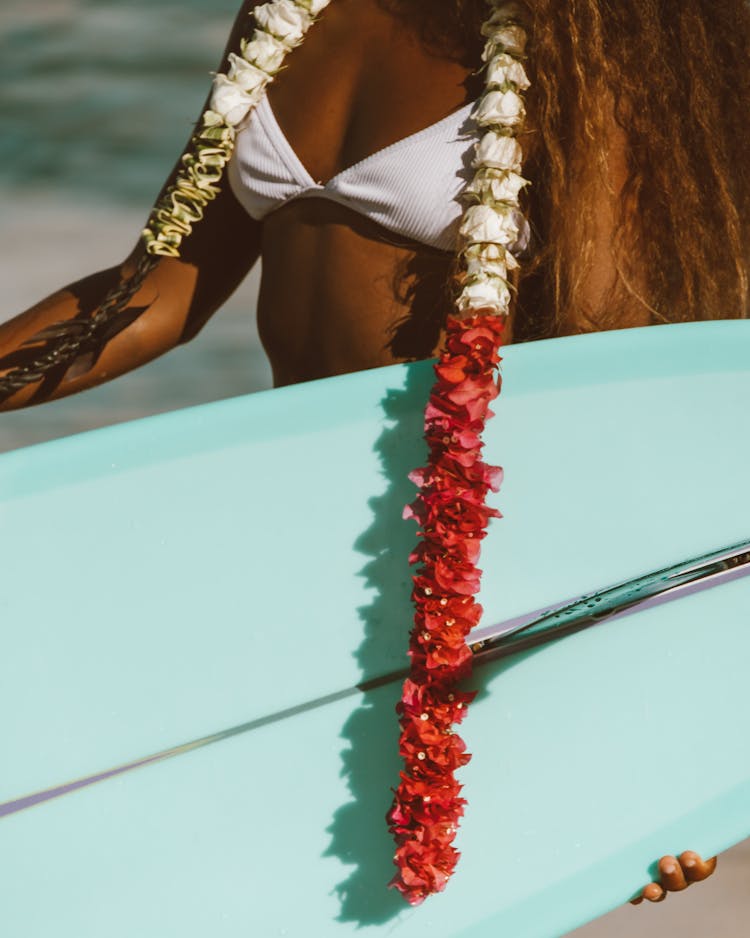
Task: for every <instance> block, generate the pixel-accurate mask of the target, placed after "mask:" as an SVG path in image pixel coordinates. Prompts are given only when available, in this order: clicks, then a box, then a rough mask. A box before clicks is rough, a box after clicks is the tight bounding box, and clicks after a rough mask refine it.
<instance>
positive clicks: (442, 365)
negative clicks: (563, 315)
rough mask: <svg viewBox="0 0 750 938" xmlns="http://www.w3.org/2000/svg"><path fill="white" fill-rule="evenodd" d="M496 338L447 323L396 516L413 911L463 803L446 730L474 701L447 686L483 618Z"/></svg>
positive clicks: (396, 831) (492, 483) (467, 661)
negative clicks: (414, 526)
mask: <svg viewBox="0 0 750 938" xmlns="http://www.w3.org/2000/svg"><path fill="white" fill-rule="evenodd" d="M502 330H503V323H502V320H501V319H500V318H499V317H498V316H497V315H496V314H495V313H490V312H486V313H482V312H479V311H477V312H475V313H474V314H473V315H472V316H470V317H469V318H465V319H457V318H453V317H452V318H450V319H449V320H448V323H447V334H446V341H445V346H444V351H443V352H442V354H441V356H440V359H439V361H438V362H437V364H436V365H435V375H436V378H437V380H436V382H435V385H434V387H433V390H432V393H431V394H430V400H429V403H428V405H427V409H426V412H425V437H426V440H427V444H428V447H429V459H428V465H427V466H426V467H425V468H423V469H418V470H416V471H415V472H413V473H412V474H411V475H410V478H411V480H412V481H413V482H414V483H415V484H416V485H417V487H418V488H419V490H420V491H419V495H418V496H417V499H416V501H415V502H414V504H412V505H411V506H409V507H408V508H406V510H405V512H404V517H407V518H414V519H416V520H417V521H418V523H419V526H420V532H419V537H420V542H419V546H418V547H417V548H416V550H415V551H414V553H413V554H412V556H411V562H412V563H418V564H419V565H420V566H419V570H418V573H417V575H416V576H415V577H414V589H413V591H412V598H413V600H414V605H415V609H416V611H415V616H414V628H413V629H412V632H411V638H410V643H409V656H410V658H411V673H410V676H409V678H408V679H407V680H406V682H405V683H404V690H403V696H402V698H401V701H400V702H399V704H398V706H397V712H398V714H399V721H400V725H401V739H400V753H401V756H402V757H403V759H404V763H405V764H404V771H403V772H402V773H401V782H400V784H399V787H398V789H397V790H396V792H395V799H394V803H393V807H392V808H391V810H390V812H389V814H388V822H389V825H390V830H391V832H392V833H393V835H394V838H395V841H396V855H395V857H394V862H395V864H396V866H397V868H398V872H397V873H396V875H395V877H394V878H393V880H392V882H391V885H392V886H393V887H395V888H396V889H398V890H399V891H400V892H401V893H402V895H403V896H404V898H405V899H406V900H407V901H408V902H409V903H411V904H412V905H418V904H419V903H420V902H422V901H423V900H424V899H425V898H426V897H427V896H428V895H430V894H431V893H434V892H439V891H440V890H442V889H443V888H444V887H445V884H446V882H447V881H448V878H449V877H450V875H451V873H452V872H453V870H454V869H455V866H456V863H457V861H458V858H459V853H458V851H457V850H456V849H455V848H454V847H453V846H452V844H453V840H454V838H455V835H456V831H457V828H458V822H459V819H460V818H461V816H462V815H463V809H464V805H465V803H466V802H465V800H464V799H463V798H462V797H461V785H460V784H459V783H458V782H457V781H456V778H455V774H454V773H455V770H456V769H458V768H460V766H462V765H465V764H466V763H467V762H468V761H469V759H470V758H471V757H470V756H469V754H468V753H467V752H466V747H465V745H464V743H463V740H462V739H461V738H460V737H459V736H458V735H457V734H456V733H455V732H454V731H453V726H454V724H456V723H459V722H460V721H461V720H462V719H463V717H464V715H465V713H466V708H467V706H468V704H469V703H470V702H471V700H472V699H473V698H474V696H475V695H474V694H473V693H465V692H462V691H459V690H458V689H457V686H456V684H457V682H458V681H459V680H461V679H462V678H465V677H467V676H468V675H469V674H470V672H471V662H472V654H471V650H470V648H469V647H468V645H467V644H466V637H467V635H468V634H469V632H470V631H471V630H472V629H473V628H474V627H475V626H476V625H477V624H478V622H479V619H480V616H481V614H482V607H481V606H480V605H479V603H477V602H475V600H474V596H475V595H476V593H477V592H478V590H479V580H480V575H481V571H480V570H479V569H478V568H477V566H476V564H477V561H478V559H479V552H480V544H481V540H482V538H483V537H484V536H485V535H486V533H487V525H488V524H489V520H490V518H492V517H499V516H500V515H499V512H497V511H496V510H494V509H492V508H488V507H487V505H486V498H487V494H488V492H489V491H490V490H492V491H497V490H498V488H499V485H500V481H501V477H502V472H501V470H500V469H497V468H494V467H492V466H488V465H487V464H486V463H484V462H483V461H482V458H481V456H482V440H481V435H482V431H483V429H484V424H485V422H486V420H487V419H488V418H490V417H491V416H492V411H491V410H490V403H491V402H492V400H493V399H494V398H495V397H497V395H498V393H499V388H498V381H497V366H498V364H499V362H500V355H499V348H500V343H501V338H502Z"/></svg>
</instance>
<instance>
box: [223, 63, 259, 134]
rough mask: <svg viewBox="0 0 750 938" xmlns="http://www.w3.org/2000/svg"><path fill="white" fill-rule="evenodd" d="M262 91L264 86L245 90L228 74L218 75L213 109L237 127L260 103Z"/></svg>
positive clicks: (231, 125) (228, 122) (230, 124)
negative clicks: (228, 76)
mask: <svg viewBox="0 0 750 938" xmlns="http://www.w3.org/2000/svg"><path fill="white" fill-rule="evenodd" d="M261 92H262V88H256V89H255V90H253V91H243V89H242V88H240V86H239V85H238V84H237V83H236V82H234V81H232V80H231V79H230V78H227V76H226V75H217V76H216V78H215V79H214V89H213V94H212V95H211V110H212V111H215V112H216V113H217V114H221V116H222V117H223V118H224V120H225V121H226V123H227V124H229V126H230V127H236V126H237V124H239V123H241V122H242V121H243V120H244V118H245V116H246V115H247V113H248V111H249V110H250V109H251V108H252V107H254V106H255V105H256V104H257V103H258V101H259V100H260V96H261Z"/></svg>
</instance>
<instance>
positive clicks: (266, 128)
mask: <svg viewBox="0 0 750 938" xmlns="http://www.w3.org/2000/svg"><path fill="white" fill-rule="evenodd" d="M473 107H474V105H473V104H467V105H466V106H465V107H463V108H461V110H460V111H455V112H454V113H453V114H449V115H448V117H446V118H444V119H443V120H441V121H438V122H437V123H436V124H431V125H430V126H429V127H426V128H425V129H424V130H420V131H418V132H417V133H415V134H411V135H410V136H408V137H404V138H403V139H402V140H398V141H397V142H396V143H392V144H391V145H390V146H387V147H385V148H384V149H382V150H378V151H377V153H373V154H372V155H371V156H368V157H366V158H365V159H363V160H360V161H359V162H358V163H355V164H354V165H353V166H349V167H348V168H347V169H344V170H342V172H340V173H337V174H336V175H335V176H334V177H333V179H330V180H329V181H328V182H326V183H325V184H321V183H318V182H316V181H315V180H314V179H313V178H312V176H311V175H310V173H309V172H308V171H307V170H306V169H305V167H304V166H303V165H302V163H301V162H300V159H299V157H298V156H297V154H296V153H295V152H294V150H293V149H292V146H291V144H290V143H289V141H288V140H287V138H286V137H285V136H284V133H283V132H282V130H281V128H280V127H279V124H278V122H277V120H276V118H275V116H274V113H273V110H272V108H271V105H270V103H269V101H268V97H267V96H265V95H264V97H263V98H262V99H261V101H260V103H259V104H258V105H257V107H256V108H255V109H254V110H253V111H252V113H251V114H250V116H249V117H248V119H247V121H246V123H245V124H244V125H241V127H240V129H239V131H238V135H237V141H236V145H235V151H234V155H233V157H232V160H231V162H230V164H229V174H228V179H229V184H230V186H231V188H232V191H233V192H234V194H235V196H236V197H237V200H238V201H239V202H240V203H241V204H242V205H243V206H244V207H245V209H246V210H247V212H248V213H249V214H250V215H251V217H252V218H255V219H257V220H261V219H263V218H265V217H266V216H267V215H269V214H270V213H271V212H273V211H275V210H276V209H278V208H280V207H281V206H282V205H285V204H286V203H287V202H290V201H292V199H300V198H306V197H318V198H325V199H332V200H333V201H335V202H339V203H341V204H342V205H346V206H348V207H349V208H351V209H353V210H354V211H355V212H358V213H359V214H361V215H365V216H366V217H367V218H370V219H372V220H373V221H375V222H377V223H378V224H380V225H382V226H383V227H384V228H387V229H388V230H389V231H392V232H395V233H396V234H398V235H402V236H403V237H404V238H407V239H409V240H411V241H417V242H419V243H421V244H428V245H431V246H432V247H435V248H440V249H441V250H445V251H451V250H453V249H454V248H455V243H456V235H457V233H458V226H459V222H460V219H461V213H462V205H461V202H460V200H459V196H460V193H461V191H462V190H463V188H464V187H465V185H466V184H467V181H468V180H469V179H470V178H471V174H472V171H471V169H470V163H471V160H472V158H473V157H474V143H475V142H476V139H477V137H476V133H477V131H476V124H475V123H474V121H473V120H472V119H471V117H470V114H471V111H472V109H473Z"/></svg>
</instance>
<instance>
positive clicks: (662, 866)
mask: <svg viewBox="0 0 750 938" xmlns="http://www.w3.org/2000/svg"><path fill="white" fill-rule="evenodd" d="M659 882H660V883H661V884H662V886H663V887H664V888H665V889H666V890H667V892H680V891H681V890H683V889H687V887H688V881H687V880H686V879H685V874H684V873H683V871H682V867H681V866H680V863H679V861H678V860H677V857H673V856H666V857H662V858H661V860H659Z"/></svg>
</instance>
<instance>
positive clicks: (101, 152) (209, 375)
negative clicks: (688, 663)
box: [0, 0, 750, 938]
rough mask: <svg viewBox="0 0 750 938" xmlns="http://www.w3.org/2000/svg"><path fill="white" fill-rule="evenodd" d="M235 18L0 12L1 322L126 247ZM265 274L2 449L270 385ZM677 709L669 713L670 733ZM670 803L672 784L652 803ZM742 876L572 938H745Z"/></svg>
mask: <svg viewBox="0 0 750 938" xmlns="http://www.w3.org/2000/svg"><path fill="white" fill-rule="evenodd" d="M238 7H239V0H179V2H178V0H130V2H129V3H128V4H121V3H114V2H94V0H2V5H0V128H1V129H0V283H1V284H2V303H1V304H0V321H1V320H3V319H8V318H10V317H11V316H13V315H15V314H16V313H17V312H20V311H21V310H22V309H24V308H25V307H27V306H28V305H30V304H31V303H33V302H35V301H36V300H38V299H40V298H41V297H42V296H44V295H46V294H47V293H49V292H51V291H52V290H53V289H56V288H57V287H59V286H62V285H63V284H65V283H68V282H71V281H73V280H75V279H76V278H77V277H80V276H82V275H84V274H86V273H89V272H91V271H93V270H99V269H101V268H103V267H108V266H111V265H112V264H115V263H117V262H118V261H120V260H121V259H122V258H123V257H124V256H125V254H126V253H127V252H128V251H129V250H130V248H131V247H132V245H133V243H134V242H135V239H136V238H137V237H138V233H139V231H140V228H141V227H142V224H143V221H144V220H145V218H146V216H147V214H148V211H149V209H150V207H151V204H152V202H153V199H154V197H155V196H156V194H157V192H158V191H159V189H160V187H161V183H162V181H163V179H164V178H165V176H166V175H167V173H168V172H169V170H170V169H171V167H172V165H173V163H174V161H175V159H176V158H177V157H178V156H179V154H180V153H181V152H182V148H183V146H184V144H185V142H186V140H187V138H188V137H189V135H190V131H191V128H192V125H193V122H194V121H195V120H196V118H197V116H198V114H199V113H200V109H201V106H202V104H203V101H204V98H205V96H206V94H207V91H208V87H209V84H210V74H209V73H210V71H211V70H212V69H215V68H216V66H217V64H218V62H219V60H220V57H221V51H222V49H223V47H224V43H225V42H226V37H227V35H228V33H229V28H230V25H231V22H232V20H233V18H234V16H235V14H236V10H237V8H238ZM257 274H258V272H257V270H256V271H255V272H254V273H253V274H251V275H250V277H249V278H248V281H247V282H246V284H245V285H244V286H243V287H242V288H241V289H240V290H239V291H238V292H237V293H236V294H235V296H234V297H233V298H232V299H231V300H230V301H229V302H228V303H227V305H226V307H225V308H224V309H223V310H222V311H221V312H220V313H219V314H218V315H217V316H216V317H215V318H214V319H213V320H212V321H211V322H210V323H209V324H208V326H207V327H206V328H205V330H204V332H203V333H202V334H201V335H200V336H199V337H198V338H197V339H196V340H195V341H194V342H192V343H190V344H189V345H187V346H183V347H182V348H180V349H177V350H176V351H174V352H172V353H170V354H168V355H166V356H164V357H163V358H162V359H160V360H159V361H157V362H154V363H152V364H150V365H147V366H146V367H145V368H142V369H139V370H138V371H137V372H134V373H132V374H130V375H128V376H126V377H124V378H119V379H118V380H117V381H115V382H112V383H110V384H108V385H104V386H103V387H101V388H98V389H96V390H94V391H89V392H87V393H85V394H82V395H78V396H76V397H72V398H67V399H64V400H62V401H58V402H55V403H53V404H47V405H45V406H44V407H41V408H34V409H29V410H25V411H20V412H18V413H12V414H4V415H2V419H0V451H5V450H9V449H13V448H15V447H18V446H23V445H26V444H29V443H34V442H39V441H42V440H47V439H53V438H55V437H59V436H65V435H67V434H70V433H73V432H76V431H78V430H83V429H88V428H92V427H97V426H101V425H104V424H108V423H115V422H117V421H121V420H127V419H131V418H134V417H138V416H142V415H146V414H152V413H157V412H160V411H164V410H170V409H175V408H178V407H184V406H187V405H189V404H195V403H200V402H203V401H209V400H217V399H221V398H224V397H229V396H233V395H236V394H243V393H246V392H251V391H256V390H259V389H262V388H266V387H268V386H269V385H270V371H269V368H268V365H267V363H266V361H265V356H264V355H263V352H262V349H261V348H260V344H259V342H258V338H257V333H256V331H255V317H254V307H255V297H256V293H257V279H258V277H257ZM686 691H689V692H690V693H695V694H697V693H698V689H695V688H694V689H692V690H690V689H686ZM673 704H677V707H676V709H675V707H674V706H672V705H673ZM682 709H683V706H682V705H681V704H680V703H679V702H674V701H673V702H668V701H665V719H666V720H667V721H668V723H669V721H672V720H675V719H679V718H680V717H679V714H678V713H677V711H680V710H682ZM688 710H689V707H688ZM686 718H689V717H686ZM654 732H660V733H661V732H669V729H668V725H667V726H665V727H661V726H656V727H654ZM688 770H689V767H686V771H688ZM552 783H553V782H552V780H551V784H552ZM668 796H669V791H668V787H667V788H666V789H664V790H662V791H660V790H656V789H655V791H654V797H655V798H661V797H664V798H668ZM690 846H691V845H689V844H684V845H681V846H679V849H684V848H686V847H690ZM665 849H669V846H667V845H665ZM672 849H678V848H677V846H674V847H673V848H672ZM530 875H533V871H530ZM748 877H750V841H749V842H746V843H745V844H741V845H740V846H739V847H737V848H735V849H734V850H732V851H729V852H728V853H727V854H725V855H724V856H723V857H722V859H721V861H720V864H719V871H718V873H717V875H716V876H715V877H713V878H712V880H710V881H709V882H707V883H705V884H702V885H701V886H700V887H693V888H691V889H690V890H689V891H688V892H687V893H686V894H684V895H680V896H670V897H669V899H668V901H667V902H665V903H663V904H659V905H657V906H651V905H650V904H645V905H644V906H641V907H640V908H638V909H633V908H631V907H629V906H624V907H622V908H621V909H619V910H617V911H616V912H614V913H612V914H611V915H609V916H607V917H606V918H604V919H601V920H599V921H598V922H594V923H592V924H591V925H588V926H586V927H585V928H582V929H579V930H578V931H576V932H575V936H576V938H630V936H635V935H639V936H640V938H663V936H665V935H680V936H681V938H705V936H709V935H710V936H712V938H729V936H743V938H744V936H745V935H746V934H747V933H748V929H749V928H750V926H749V925H748V918H749V917H750V889H748ZM29 938H35V936H29ZM436 938H439V936H436Z"/></svg>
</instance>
